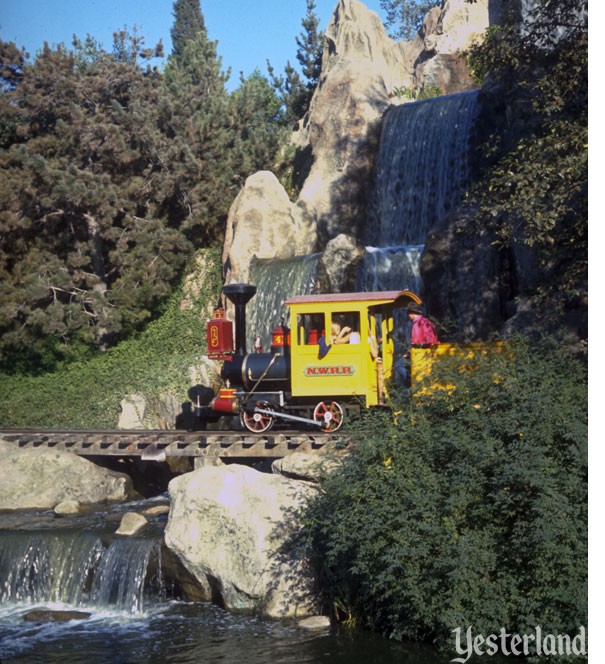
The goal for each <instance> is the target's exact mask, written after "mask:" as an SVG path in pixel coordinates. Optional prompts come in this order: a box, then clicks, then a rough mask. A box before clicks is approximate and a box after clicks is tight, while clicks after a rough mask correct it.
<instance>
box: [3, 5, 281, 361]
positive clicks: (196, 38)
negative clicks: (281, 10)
mask: <svg viewBox="0 0 605 664" xmlns="http://www.w3.org/2000/svg"><path fill="white" fill-rule="evenodd" d="M194 9H195V12H194V14H195V16H194V15H192V14H191V12H192V11H193V10H194ZM175 13H176V14H177V20H176V23H175V31H176V32H177V33H178V42H179V43H178V48H177V49H176V53H175V54H173V56H171V58H170V59H169V61H168V63H167V65H166V68H165V71H164V73H160V72H158V71H157V70H151V69H150V68H149V67H148V68H147V69H146V70H143V69H142V68H141V67H139V65H138V61H139V60H140V59H149V58H152V57H158V56H159V55H160V54H161V48H160V46H161V45H158V47H156V49H155V50H151V51H148V50H145V49H144V48H143V45H144V40H143V39H142V37H140V36H139V35H138V34H137V33H136V30H135V32H134V33H133V34H130V33H128V32H127V31H125V30H121V31H118V32H116V33H115V35H114V52H113V53H112V54H108V53H106V52H104V51H103V50H102V49H101V48H100V46H99V44H98V43H97V42H96V41H95V40H94V38H92V37H91V36H90V35H89V36H87V38H86V40H85V41H84V42H82V41H81V40H79V39H77V38H76V37H74V42H73V51H71V52H70V51H67V50H66V49H65V47H63V46H60V47H58V48H57V49H55V50H53V49H51V48H49V47H48V46H46V47H45V48H44V49H43V51H42V52H41V53H40V54H39V55H38V56H37V58H36V60H35V62H34V63H33V64H29V63H26V61H25V55H24V54H23V53H22V52H20V51H18V50H17V49H16V48H15V47H14V45H11V44H5V43H4V42H0V56H1V57H2V76H3V82H4V89H5V91H4V92H3V93H2V94H1V95H0V117H2V120H1V121H0V173H1V175H2V177H1V178H0V196H1V197H2V200H3V207H2V210H0V279H1V280H2V282H3V289H2V293H1V294H0V371H3V372H5V373H19V372H23V371H26V372H33V373H39V372H41V371H48V370H53V369H54V368H55V367H56V366H58V365H59V364H60V363H62V362H64V361H68V360H71V359H75V358H77V357H80V356H81V354H82V352H83V349H84V350H85V349H86V347H90V348H94V347H97V348H101V349H105V348H109V347H111V346H113V345H115V344H116V343H117V342H119V341H120V340H123V339H125V338H126V337H127V336H128V335H130V334H132V333H134V332H137V331H140V330H142V329H143V327H144V326H145V325H146V324H147V323H148V322H149V321H151V320H153V319H154V318H156V317H157V316H158V314H159V313H160V311H161V310H162V307H163V306H164V305H165V303H166V301H167V299H168V297H169V295H170V293H171V292H172V289H173V288H174V287H175V285H176V284H177V283H178V280H179V279H180V277H181V276H182V274H183V269H184V267H185V265H186V263H187V260H188V258H189V257H190V256H191V255H192V252H193V250H194V248H200V247H208V246H213V245H220V244H221V243H222V238H223V234H224V229H225V222H226V218H227V213H228V209H229V206H230V204H231V202H232V201H233V199H234V198H235V196H236V194H237V191H238V190H239V188H240V187H241V185H242V184H243V182H244V179H245V178H246V177H247V176H248V175H249V174H250V173H252V172H254V171H257V170H263V169H267V168H270V167H271V165H272V163H273V162H274V160H275V155H276V154H277V151H278V148H279V146H280V143H281V141H282V135H283V127H282V115H281V110H280V108H279V106H280V102H279V100H278V99H277V97H276V94H275V91H274V90H272V89H271V86H270V84H269V83H268V81H267V80H266V79H264V78H263V77H261V76H260V75H257V74H255V75H253V76H251V77H250V78H249V79H248V80H246V81H242V85H241V87H240V88H239V89H238V90H237V91H236V92H234V93H233V95H232V96H229V95H228V93H227V91H226V89H225V82H226V80H227V78H228V74H224V73H222V72H221V60H220V58H219V57H218V56H217V48H216V42H213V41H211V40H210V39H209V38H208V35H207V33H206V30H205V28H204V25H203V17H202V16H201V11H200V9H199V2H194V3H184V2H177V3H175ZM196 17H197V18H196Z"/></svg>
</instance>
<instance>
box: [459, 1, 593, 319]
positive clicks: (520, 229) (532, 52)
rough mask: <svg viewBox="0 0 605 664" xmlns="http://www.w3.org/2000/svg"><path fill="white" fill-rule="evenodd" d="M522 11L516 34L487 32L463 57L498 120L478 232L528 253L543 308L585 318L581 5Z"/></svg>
mask: <svg viewBox="0 0 605 664" xmlns="http://www.w3.org/2000/svg"><path fill="white" fill-rule="evenodd" d="M527 5H528V8H529V9H528V10H527V11H528V13H527V15H526V16H525V18H524V23H523V24H519V22H515V21H510V22H509V23H504V24H503V25H499V26H498V25H496V26H492V27H491V28H490V29H489V30H488V32H487V36H486V40H485V42H484V43H483V44H482V45H480V46H477V47H475V48H474V49H472V50H471V52H470V54H469V56H470V62H471V65H472V66H473V68H474V71H475V74H476V75H477V77H478V79H479V80H480V81H482V82H483V83H484V84H485V89H486V90H487V91H488V95H489V94H491V95H493V98H495V99H496V100H498V101H499V103H500V109H499V112H500V117H502V118H503V122H502V124H501V126H499V127H494V128H493V131H494V134H493V135H492V137H491V139H490V140H489V141H488V143H487V144H488V146H489V147H488V149H487V151H486V155H485V166H484V167H485V170H484V176H483V178H482V180H481V182H480V183H479V185H478V187H477V190H476V192H475V200H477V201H478V202H479V204H478V205H477V207H476V211H477V213H476V215H475V222H476V229H477V230H479V229H481V228H486V227H487V228H490V229H492V231H493V233H494V238H495V242H496V243H498V244H500V245H501V246H505V245H506V244H510V243H513V242H516V243H521V244H524V245H525V246H526V247H528V248H530V250H531V252H532V253H533V254H534V255H535V256H537V258H538V261H537V262H538V264H539V269H540V271H541V275H540V277H539V279H538V283H537V286H536V291H537V292H536V295H537V296H538V297H541V298H544V299H545V300H546V301H547V303H548V306H549V307H551V308H553V309H556V308H558V309H562V308H564V307H580V308H581V307H584V308H586V307H587V302H586V296H587V290H588V279H587V266H588V1H587V0H580V1H579V2H578V0H556V1H553V0H537V1H536V2H534V3H527ZM502 106H504V108H502Z"/></svg>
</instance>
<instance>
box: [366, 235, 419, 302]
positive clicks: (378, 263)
mask: <svg viewBox="0 0 605 664" xmlns="http://www.w3.org/2000/svg"><path fill="white" fill-rule="evenodd" d="M423 249H424V245H422V244H420V245H403V246H401V247H384V248H378V247H366V253H365V254H364V256H363V259H362V261H361V265H360V267H359V270H358V272H357V290H360V291H382V290H404V289H407V290H411V291H412V292H414V293H420V291H421V290H422V279H421V278H420V268H419V266H420V256H421V254H422V251H423Z"/></svg>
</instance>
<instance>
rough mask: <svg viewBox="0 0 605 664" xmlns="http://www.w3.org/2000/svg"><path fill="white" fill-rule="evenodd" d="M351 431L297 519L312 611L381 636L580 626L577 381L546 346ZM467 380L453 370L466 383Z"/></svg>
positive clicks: (582, 462)
mask: <svg viewBox="0 0 605 664" xmlns="http://www.w3.org/2000/svg"><path fill="white" fill-rule="evenodd" d="M444 364H445V366H443V367H442V368H441V369H440V371H441V375H440V376H438V379H439V380H441V381H442V382H443V384H446V383H447V382H450V383H451V382H454V383H455V384H456V389H455V390H454V391H453V392H451V393H447V392H444V391H443V390H438V391H435V392H434V393H433V394H432V395H430V396H426V395H425V396H424V397H420V396H419V395H417V396H415V397H413V398H412V401H411V403H404V402H402V403H399V404H397V403H396V404H394V405H393V408H392V409H391V410H390V411H389V412H386V413H373V414H368V415H367V416H365V417H363V418H362V419H361V421H360V423H359V425H358V429H357V430H355V431H354V432H353V434H352V435H353V438H354V440H357V441H359V442H358V444H357V446H356V448H355V450H354V452H353V453H352V454H351V456H350V458H349V459H348V461H347V462H346V463H345V464H344V466H343V468H342V470H341V471H340V472H339V473H337V474H335V475H333V476H332V477H331V478H330V479H328V480H327V481H326V483H325V485H324V488H325V491H324V492H323V493H322V494H321V495H320V496H319V497H318V498H317V499H316V500H314V501H313V502H312V503H311V505H310V508H309V510H308V512H307V514H306V522H307V529H308V530H307V532H308V537H309V541H310V543H311V546H312V552H313V559H314V563H315V566H316V568H317V570H318V572H319V577H320V580H321V584H322V587H323V590H324V594H325V599H326V602H327V603H328V604H329V605H330V606H333V607H340V610H341V612H342V611H343V608H344V613H341V617H343V616H344V617H346V616H347V615H348V616H349V617H350V618H351V619H352V620H353V621H354V622H356V623H358V624H360V625H363V626H366V627H370V628H372V629H375V630H377V631H380V632H382V633H384V634H387V635H389V636H391V637H395V638H406V639H417V640H427V641H432V642H435V643H437V644H439V645H440V646H442V647H444V648H448V647H449V648H450V649H451V648H452V647H453V642H452V635H451V631H452V630H453V629H455V628H457V627H462V628H463V629H466V627H467V626H469V625H473V630H474V631H475V632H476V633H482V634H492V633H499V632H500V630H501V628H503V627H504V628H506V631H507V632H509V633H521V634H522V633H527V632H529V631H531V630H533V629H534V627H535V626H536V625H541V626H542V628H543V630H545V631H547V632H553V633H555V632H564V633H570V634H575V633H576V632H577V629H578V627H579V625H582V624H584V625H585V624H586V620H587V614H586V612H587V605H586V603H587V393H586V375H585V371H584V368H583V367H582V366H580V365H579V364H578V363H577V362H576V361H575V360H574V359H572V358H570V357H569V356H567V355H566V354H565V353H564V352H562V351H561V350H560V349H558V348H556V347H552V346H550V345H549V344H547V343H544V344H542V345H540V346H539V347H536V346H530V345H529V344H528V343H526V342H524V341H522V340H521V341H518V342H517V343H516V344H515V345H514V352H513V354H512V356H505V355H501V356H494V357H492V358H490V359H484V360H483V361H482V362H481V363H480V364H479V365H478V366H474V367H470V366H469V364H468V361H466V362H465V363H464V366H460V361H458V360H456V359H454V358H453V359H452V361H451V363H448V362H446V363H444ZM471 368H472V369H473V370H469V369H471Z"/></svg>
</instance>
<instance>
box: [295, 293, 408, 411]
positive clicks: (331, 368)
mask: <svg viewBox="0 0 605 664" xmlns="http://www.w3.org/2000/svg"><path fill="white" fill-rule="evenodd" d="M410 302H416V303H417V304H420V303H421V300H420V298H419V297H418V296H417V295H415V294H414V293H412V292H411V291H384V292H374V293H338V294H330V295H303V296H297V297H292V298H290V299H288V300H286V302H285V304H286V305H287V306H288V307H289V308H290V321H291V326H292V333H291V349H290V352H291V357H292V377H291V382H292V396H293V397H294V398H312V397H313V396H315V395H322V396H323V397H325V398H326V400H328V398H329V399H330V400H331V399H332V398H335V399H341V400H343V401H345V402H348V401H351V400H354V401H356V402H358V403H359V402H361V403H363V405H365V406H376V405H379V404H381V403H384V399H385V397H386V393H385V383H386V382H387V381H388V380H389V379H390V378H391V375H392V371H393V356H394V352H395V340H394V329H395V322H394V312H395V310H396V309H398V308H405V307H406V306H407V305H408V304H409V303H410ZM343 331H344V334H343Z"/></svg>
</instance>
